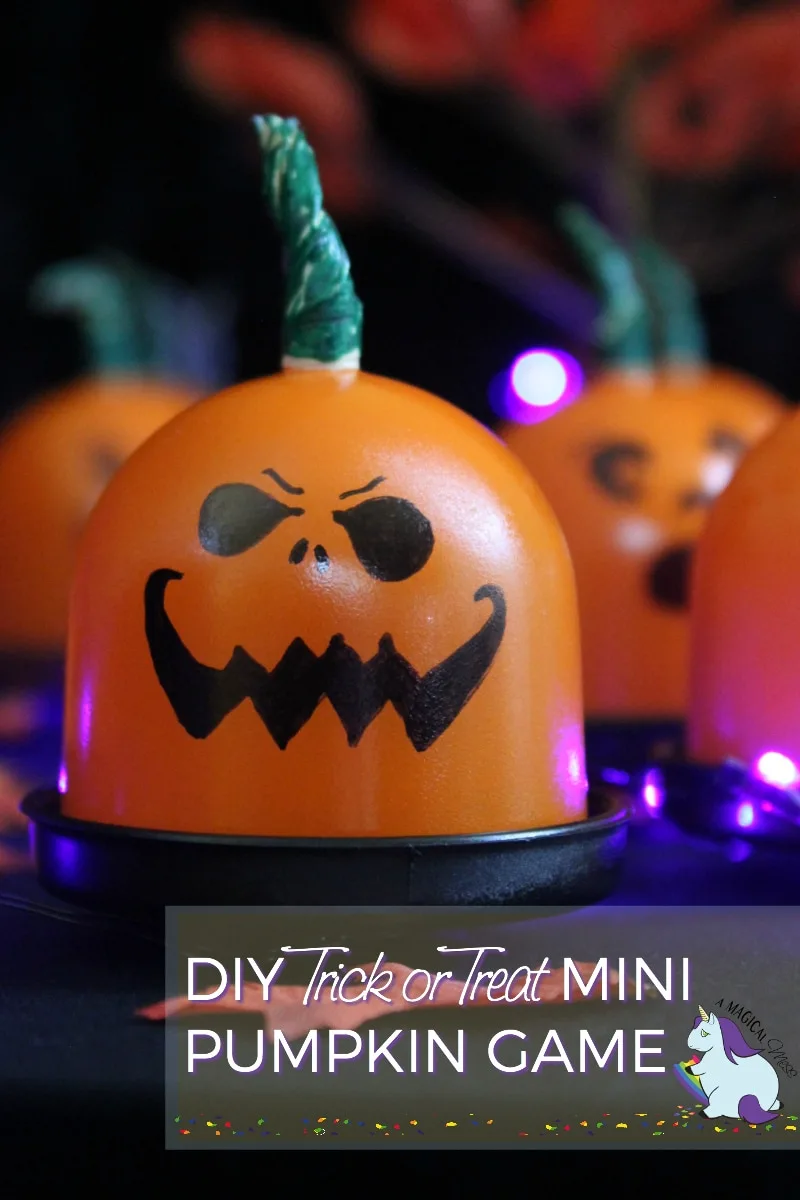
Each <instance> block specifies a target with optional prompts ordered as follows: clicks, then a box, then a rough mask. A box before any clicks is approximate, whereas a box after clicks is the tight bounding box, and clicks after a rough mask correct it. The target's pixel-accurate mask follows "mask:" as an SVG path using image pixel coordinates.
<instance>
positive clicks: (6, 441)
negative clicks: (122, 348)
mask: <svg viewBox="0 0 800 1200" xmlns="http://www.w3.org/2000/svg"><path fill="white" fill-rule="evenodd" d="M192 399H193V397H192V396H191V395H189V394H188V393H186V392H184V391H183V390H181V389H179V388H177V387H171V386H168V385H166V384H158V383H154V382H151V381H149V380H148V381H141V380H137V379H130V380H127V379H125V380H122V379H120V380H115V381H113V382H111V381H107V380H102V381H99V380H93V379H88V380H84V381H80V382H78V383H75V384H72V385H71V386H69V387H66V388H63V389H60V390H59V391H57V392H54V393H52V394H51V395H49V396H46V397H43V398H42V399H41V400H39V401H38V402H36V403H34V404H32V405H30V406H29V407H28V408H26V409H24V410H23V411H22V412H20V413H19V414H18V415H17V416H16V417H15V418H14V420H13V421H12V422H11V423H9V425H8V426H7V427H6V428H5V429H4V430H3V431H2V435H0V513H2V519H1V520H0V561H2V562H4V563H6V564H7V565H9V566H8V567H7V569H5V570H4V571H3V572H2V575H0V648H2V649H3V650H4V651H8V652H22V653H31V654H45V655H48V654H56V655H59V654H63V653H64V648H65V645H66V637H67V614H68V609H69V588H70V582H71V579H72V571H73V567H74V562H75V554H76V547H77V542H78V539H79V536H80V534H81V532H82V530H83V527H84V525H85V523H86V519H87V518H88V516H89V513H90V512H91V510H92V509H93V508H94V505H95V504H96V502H97V500H98V498H99V496H100V494H101V492H102V490H103V488H104V487H105V486H106V484H107V482H108V479H109V478H110V475H111V473H112V472H113V471H114V470H115V469H116V467H117V466H118V465H119V464H120V463H122V462H123V461H124V460H125V459H126V458H128V456H129V455H130V454H131V453H132V452H133V451H134V450H136V449H137V448H138V447H139V446H140V445H141V444H142V442H144V441H145V439H146V438H148V437H149V436H150V435H151V434H152V433H155V431H156V430H157V429H159V428H160V427H161V426H162V425H163V424H164V423H165V422H166V421H168V420H170V419H171V418H172V417H174V416H176V415H177V414H178V413H179V412H181V411H182V410H183V408H184V407H185V405H186V404H187V403H189V401H190V400H192ZM10 564H13V567H11V566H10Z"/></svg>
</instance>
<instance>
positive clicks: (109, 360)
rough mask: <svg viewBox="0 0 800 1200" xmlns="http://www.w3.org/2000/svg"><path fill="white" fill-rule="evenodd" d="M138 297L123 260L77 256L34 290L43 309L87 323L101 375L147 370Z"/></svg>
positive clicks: (33, 296) (45, 276) (90, 345)
mask: <svg viewBox="0 0 800 1200" xmlns="http://www.w3.org/2000/svg"><path fill="white" fill-rule="evenodd" d="M137 299H138V297H134V296H132V295H131V283H130V280H129V279H128V278H127V277H126V272H125V271H124V270H123V269H121V267H120V264H114V263H111V262H103V261H102V260H100V259H97V260H93V259H75V260H71V261H68V262H61V263H56V264H55V265H53V266H51V267H48V268H46V269H45V270H44V271H43V272H42V273H41V274H40V275H39V276H38V278H37V279H36V280H35V282H34V284H33V287H32V289H31V293H30V300H31V303H32V306H33V307H34V308H35V309H36V310H38V311H39V312H42V313H71V314H72V315H74V316H76V317H77V318H78V320H79V321H80V324H81V326H82V331H83V334H84V337H85V339H86V344H87V348H88V350H89V354H90V357H91V367H92V372H93V374H95V375H108V374H112V375H116V374H120V373H133V372H136V373H141V372H142V371H144V370H146V368H147V365H148V358H149V353H148V349H147V348H146V347H145V346H143V344H142V334H141V330H140V327H139V322H138V319H137V317H138V309H137V303H136V300H137Z"/></svg>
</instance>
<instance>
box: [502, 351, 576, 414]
mask: <svg viewBox="0 0 800 1200" xmlns="http://www.w3.org/2000/svg"><path fill="white" fill-rule="evenodd" d="M582 389H583V371H582V369H581V366H580V364H579V363H578V362H577V361H576V360H575V359H574V358H573V357H572V356H571V355H570V354H565V353H564V351H563V350H545V349H541V350H540V349H537V350H526V351H525V353H524V354H520V355H519V357H518V358H516V359H515V360H514V362H513V363H512V364H511V368H510V370H509V371H508V372H507V374H506V375H504V376H503V377H502V378H501V380H500V381H498V382H497V383H496V384H495V385H494V386H493V388H492V395H491V396H490V399H491V403H492V407H493V408H494V410H495V412H496V413H497V414H498V416H500V417H502V418H503V419H504V420H506V421H514V422H516V423H517V424H519V425H534V424H536V422H538V421H543V420H545V419H546V418H547V417H551V416H553V414H554V413H556V412H559V411H560V410H561V409H562V408H564V407H565V406H566V405H567V404H571V403H572V401H573V400H574V399H576V397H577V396H578V395H579V394H580V392H581V391H582Z"/></svg>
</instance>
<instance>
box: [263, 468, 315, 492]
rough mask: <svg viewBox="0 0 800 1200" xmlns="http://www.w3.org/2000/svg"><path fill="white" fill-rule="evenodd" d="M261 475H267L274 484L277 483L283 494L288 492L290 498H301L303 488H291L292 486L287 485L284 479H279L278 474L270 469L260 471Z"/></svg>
mask: <svg viewBox="0 0 800 1200" xmlns="http://www.w3.org/2000/svg"><path fill="white" fill-rule="evenodd" d="M261 474H262V475H269V477H270V479H274V480H275V482H276V483H277V485H278V487H282V488H283V490H284V491H285V492H288V493H289V495H290V496H302V495H303V492H304V490H305V489H304V488H299V487H292V485H291V484H290V483H287V482H286V480H285V479H281V477H280V475H279V474H278V472H277V471H275V470H273V468H272V467H267V469H266V471H262V472H261Z"/></svg>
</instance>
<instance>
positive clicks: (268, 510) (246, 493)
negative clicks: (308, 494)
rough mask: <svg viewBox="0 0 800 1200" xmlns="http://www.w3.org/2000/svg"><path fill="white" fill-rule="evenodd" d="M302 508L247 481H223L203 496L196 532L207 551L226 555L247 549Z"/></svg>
mask: <svg viewBox="0 0 800 1200" xmlns="http://www.w3.org/2000/svg"><path fill="white" fill-rule="evenodd" d="M303 512H304V510H303V509H302V508H289V506H288V505H287V504H282V503H281V502H280V500H276V499H275V497H274V496H268V495H267V493H266V492H262V491H261V488H257V487H253V485H252V484H250V483H223V484H222V485H221V487H218V488H214V491H213V492H211V493H210V494H209V495H208V496H207V497H206V499H205V500H204V502H203V507H202V508H201V509H200V522H199V525H198V530H197V535H198V537H199V538H200V544H201V546H202V547H203V549H204V550H207V551H208V553H209V554H219V555H222V556H223V557H225V558H228V557H230V556H231V555H233V554H242V553H243V552H244V551H245V550H250V549H251V548H252V547H253V546H255V545H256V544H257V543H258V542H260V541H261V540H262V538H265V537H266V536H267V535H268V534H270V533H272V531H273V529H277V527H278V526H279V525H280V523H281V521H285V520H286V518H287V517H300V516H302V515H303Z"/></svg>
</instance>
